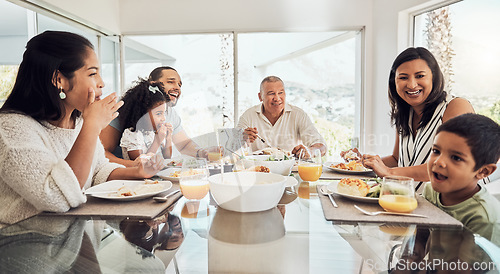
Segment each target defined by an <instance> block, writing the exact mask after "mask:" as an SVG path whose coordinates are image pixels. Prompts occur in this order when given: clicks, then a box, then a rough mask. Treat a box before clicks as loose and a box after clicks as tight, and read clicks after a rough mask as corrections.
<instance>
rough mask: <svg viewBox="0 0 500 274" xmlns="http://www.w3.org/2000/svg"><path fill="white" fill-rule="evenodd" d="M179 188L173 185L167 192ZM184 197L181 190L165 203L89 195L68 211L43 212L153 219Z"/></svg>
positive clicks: (45, 213) (47, 213)
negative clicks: (110, 198) (83, 201)
mask: <svg viewBox="0 0 500 274" xmlns="http://www.w3.org/2000/svg"><path fill="white" fill-rule="evenodd" d="M177 189H179V187H178V186H177V185H173V186H172V188H171V189H169V191H168V192H167V194H168V193H170V192H172V191H174V190H177ZM181 197H182V194H181V192H179V193H177V194H174V195H173V196H171V197H169V198H168V200H167V201H166V202H164V203H158V202H155V201H154V200H153V198H146V199H143V200H137V201H129V202H118V201H112V200H106V199H100V198H95V197H91V196H87V202H86V203H85V204H82V205H80V206H79V207H76V208H72V209H70V210H69V211H67V212H42V213H41V214H40V215H45V216H90V217H102V218H114V217H130V218H138V219H153V218H155V217H157V216H159V215H161V214H164V213H165V212H167V210H168V208H169V207H170V206H171V205H172V204H174V203H175V202H177V200H179V198H181Z"/></svg>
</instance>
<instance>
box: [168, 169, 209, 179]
mask: <svg viewBox="0 0 500 274" xmlns="http://www.w3.org/2000/svg"><path fill="white" fill-rule="evenodd" d="M203 172H204V171H203V170H194V169H190V170H185V171H181V170H177V171H174V172H172V174H170V177H173V178H179V177H181V176H193V175H198V174H202V173H203Z"/></svg>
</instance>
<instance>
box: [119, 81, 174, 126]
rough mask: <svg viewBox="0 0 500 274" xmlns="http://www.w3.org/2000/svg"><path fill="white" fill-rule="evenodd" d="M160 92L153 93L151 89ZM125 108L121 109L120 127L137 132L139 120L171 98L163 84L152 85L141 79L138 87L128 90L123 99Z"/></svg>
mask: <svg viewBox="0 0 500 274" xmlns="http://www.w3.org/2000/svg"><path fill="white" fill-rule="evenodd" d="M150 86H151V87H153V88H156V87H158V89H159V90H160V91H159V92H158V91H157V92H155V93H153V92H152V91H150V90H149V87H150ZM122 100H123V106H122V107H121V108H120V110H119V112H120V116H118V118H119V120H120V125H122V126H123V128H124V129H126V128H132V131H135V130H136V125H137V122H138V121H139V119H140V118H141V117H142V116H144V115H145V114H147V113H148V111H149V110H150V109H152V108H154V107H156V106H158V105H160V104H161V103H163V102H165V103H168V102H170V97H168V96H167V94H166V93H165V91H164V89H163V85H162V84H161V83H151V82H149V81H147V80H145V79H141V78H139V80H138V81H137V82H136V85H135V86H133V87H132V88H130V89H129V90H127V92H126V93H125V94H124V95H123V97H122Z"/></svg>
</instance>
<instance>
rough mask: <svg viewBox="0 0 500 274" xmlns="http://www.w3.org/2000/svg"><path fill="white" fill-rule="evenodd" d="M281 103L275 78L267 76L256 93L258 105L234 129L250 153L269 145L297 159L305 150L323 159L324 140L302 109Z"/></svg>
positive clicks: (281, 90) (282, 93)
mask: <svg viewBox="0 0 500 274" xmlns="http://www.w3.org/2000/svg"><path fill="white" fill-rule="evenodd" d="M285 99H286V92H285V86H284V84H283V81H282V80H281V79H280V78H279V77H276V76H268V77H266V78H264V80H262V82H261V84H260V92H259V100H260V101H261V102H262V103H261V104H258V105H256V106H253V107H251V108H250V109H248V110H247V111H245V113H243V115H241V117H240V120H239V122H238V128H242V129H244V133H245V136H247V138H248V140H249V141H250V143H252V149H253V150H254V151H255V150H259V149H263V148H265V147H268V145H270V146H272V147H278V148H281V149H283V150H286V151H291V152H292V154H295V155H299V153H300V152H301V151H302V150H304V149H306V147H308V148H317V149H319V150H320V151H321V155H325V153H326V150H327V149H326V144H325V140H324V139H323V137H321V135H320V134H319V132H318V130H317V129H316V128H315V127H314V125H313V123H312V122H311V119H309V116H307V114H306V113H305V112H304V111H303V110H302V109H300V108H298V107H296V106H293V105H290V104H287V103H286V100H285ZM261 138H262V139H264V141H265V143H264V142H263V141H262V140H261Z"/></svg>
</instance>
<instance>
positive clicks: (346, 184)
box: [337, 178, 370, 197]
mask: <svg viewBox="0 0 500 274" xmlns="http://www.w3.org/2000/svg"><path fill="white" fill-rule="evenodd" d="M337 191H338V192H339V193H342V194H347V195H352V196H358V197H366V194H368V192H369V191H370V187H369V186H368V184H367V183H365V182H364V181H363V180H360V179H350V178H344V179H342V180H340V182H339V183H338V184H337Z"/></svg>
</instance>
